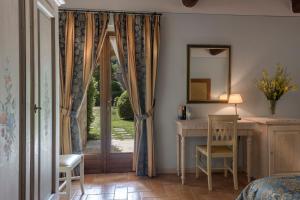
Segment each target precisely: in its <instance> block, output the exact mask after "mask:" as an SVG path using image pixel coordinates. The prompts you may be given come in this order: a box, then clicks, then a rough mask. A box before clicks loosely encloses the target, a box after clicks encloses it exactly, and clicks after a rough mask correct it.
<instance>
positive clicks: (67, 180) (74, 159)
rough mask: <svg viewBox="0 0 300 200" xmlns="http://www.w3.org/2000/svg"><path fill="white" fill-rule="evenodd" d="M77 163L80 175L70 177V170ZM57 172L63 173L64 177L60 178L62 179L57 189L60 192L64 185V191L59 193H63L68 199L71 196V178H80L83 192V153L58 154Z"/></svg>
mask: <svg viewBox="0 0 300 200" xmlns="http://www.w3.org/2000/svg"><path fill="white" fill-rule="evenodd" d="M78 165H79V167H80V176H79V177H72V171H73V169H74V168H75V167H77V166H78ZM59 172H60V173H64V174H65V177H64V178H60V181H64V182H63V183H62V184H61V185H60V187H59V191H60V192H61V191H62V189H63V188H64V187H66V190H65V192H61V194H65V195H66V196H67V198H68V199H70V198H71V188H72V186H71V185H72V180H78V179H79V180H80V187H81V192H82V194H84V187H83V184H84V157H83V155H78V154H67V155H60V158H59Z"/></svg>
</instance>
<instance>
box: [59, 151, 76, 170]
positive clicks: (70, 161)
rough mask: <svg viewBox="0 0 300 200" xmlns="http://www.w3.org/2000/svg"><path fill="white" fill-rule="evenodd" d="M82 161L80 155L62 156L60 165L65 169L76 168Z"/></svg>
mask: <svg viewBox="0 0 300 200" xmlns="http://www.w3.org/2000/svg"><path fill="white" fill-rule="evenodd" d="M80 161H81V155H78V154H67V155H60V157H59V165H60V166H64V167H75V166H76V165H78V163H80Z"/></svg>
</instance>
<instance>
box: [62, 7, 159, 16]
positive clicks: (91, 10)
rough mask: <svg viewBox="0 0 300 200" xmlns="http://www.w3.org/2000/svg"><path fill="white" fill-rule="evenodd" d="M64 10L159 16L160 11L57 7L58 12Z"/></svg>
mask: <svg viewBox="0 0 300 200" xmlns="http://www.w3.org/2000/svg"><path fill="white" fill-rule="evenodd" d="M65 11H74V12H95V13H96V12H104V13H116V14H130V15H158V16H161V15H162V14H161V13H157V12H134V11H125V10H124V11H123V10H117V11H110V10H95V9H76V8H62V9H59V12H65Z"/></svg>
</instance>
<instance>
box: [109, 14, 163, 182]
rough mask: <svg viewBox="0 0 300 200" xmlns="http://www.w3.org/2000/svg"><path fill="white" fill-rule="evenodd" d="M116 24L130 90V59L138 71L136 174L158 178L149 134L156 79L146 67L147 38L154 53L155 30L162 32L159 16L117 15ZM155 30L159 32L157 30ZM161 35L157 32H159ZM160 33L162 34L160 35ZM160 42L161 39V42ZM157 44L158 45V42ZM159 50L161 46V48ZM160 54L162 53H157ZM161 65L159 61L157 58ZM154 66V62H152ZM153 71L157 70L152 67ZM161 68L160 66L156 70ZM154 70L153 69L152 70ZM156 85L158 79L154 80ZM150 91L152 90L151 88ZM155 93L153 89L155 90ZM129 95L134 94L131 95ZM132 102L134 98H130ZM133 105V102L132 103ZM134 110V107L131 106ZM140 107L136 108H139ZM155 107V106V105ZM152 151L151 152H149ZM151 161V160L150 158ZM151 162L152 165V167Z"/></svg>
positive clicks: (123, 65)
mask: <svg viewBox="0 0 300 200" xmlns="http://www.w3.org/2000/svg"><path fill="white" fill-rule="evenodd" d="M129 18H131V19H133V20H134V22H133V31H134V38H130V37H131V36H132V34H131V33H130V28H131V27H128V26H130V25H129V23H128V22H129V20H131V19H129ZM146 18H147V20H148V19H149V18H150V26H149V28H150V35H146V32H145V28H146V26H145V22H146ZM114 23H115V31H116V39H117V45H118V53H119V56H120V65H121V69H122V74H123V79H124V82H125V83H127V84H126V85H127V86H126V87H127V90H128V88H129V87H130V84H132V83H130V80H129V77H130V76H129V67H133V66H129V58H130V57H132V56H134V58H135V66H134V68H135V70H136V82H137V83H136V85H137V90H138V91H137V93H138V101H139V103H138V105H139V112H137V109H134V108H133V110H134V114H135V121H136V125H137V126H138V127H136V139H135V152H134V163H133V164H134V170H136V174H137V175H139V176H150V177H151V176H154V175H155V167H154V161H153V160H152V158H153V157H154V156H153V154H154V150H153V148H149V147H150V146H151V145H152V146H153V144H152V142H153V139H152V140H151V141H148V138H149V135H150V136H151V137H152V135H153V133H149V132H147V130H149V129H147V126H149V124H147V123H148V119H149V118H151V119H152V120H153V108H151V109H150V110H147V109H146V107H147V106H146V103H147V102H146V91H147V88H146V80H147V76H148V78H149V76H151V78H153V77H152V75H150V74H147V73H146V72H147V66H146V52H147V51H146V46H145V37H146V36H147V37H150V41H151V49H150V50H152V47H153V43H154V42H155V41H154V39H153V38H154V33H155V30H154V29H155V28H157V29H159V16H156V15H151V16H149V15H134V17H133V16H132V15H127V14H115V16H114ZM154 24H158V26H156V27H155V26H154ZM154 27H155V28H154ZM156 31H157V30H156ZM157 32H158V33H159V31H157ZM132 39H133V40H134V44H129V40H132ZM157 39H158V38H157ZM156 42H157V41H156ZM129 45H131V46H134V47H131V48H134V49H135V55H131V52H130V51H129V50H128V49H129V48H130V47H129ZM157 47H158V46H157ZM155 50H157V51H158V49H155ZM150 52H151V53H152V51H150ZM152 57H153V56H152V54H151V55H148V58H152ZM156 63H157V58H156ZM151 64H153V62H152V61H151ZM148 67H153V66H148ZM156 67H157V66H156ZM151 70H152V68H151ZM153 81H154V82H155V78H154V80H153ZM148 89H149V88H148ZM151 90H152V89H151ZM129 95H132V94H130V92H129ZM130 99H131V98H130ZM131 101H132V99H131ZM131 104H132V105H133V107H135V106H134V103H133V102H131ZM135 105H136V104H135ZM153 106H154V105H153ZM151 125H152V124H151ZM149 150H150V151H151V152H149ZM149 156H150V157H151V158H150V157H149ZM149 160H150V161H151V164H150V163H149Z"/></svg>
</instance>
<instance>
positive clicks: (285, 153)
mask: <svg viewBox="0 0 300 200" xmlns="http://www.w3.org/2000/svg"><path fill="white" fill-rule="evenodd" d="M249 119H251V120H253V121H255V122H257V123H256V127H255V130H254V135H253V154H252V160H253V167H252V169H253V176H254V177H255V178H261V177H265V176H272V175H289V174H300V159H299V155H300V120H298V119H269V118H249Z"/></svg>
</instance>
